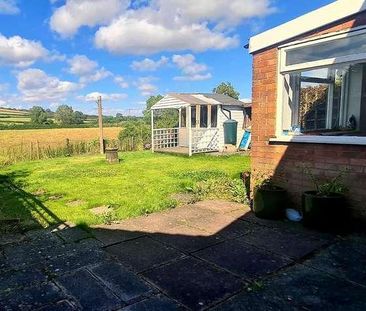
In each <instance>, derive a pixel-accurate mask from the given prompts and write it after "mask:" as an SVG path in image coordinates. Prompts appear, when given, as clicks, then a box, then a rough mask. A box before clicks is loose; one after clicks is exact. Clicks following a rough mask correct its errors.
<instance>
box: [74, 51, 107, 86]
mask: <svg viewBox="0 0 366 311" xmlns="http://www.w3.org/2000/svg"><path fill="white" fill-rule="evenodd" d="M67 63H68V64H69V69H68V72H70V73H71V74H73V75H76V76H79V78H80V83H90V82H96V81H99V80H103V79H105V78H107V77H109V76H111V75H112V73H111V72H109V71H108V70H106V69H104V68H100V67H99V64H98V63H97V62H95V61H93V60H91V59H89V58H88V57H86V56H85V55H75V56H74V57H73V58H71V59H69V60H68V61H67Z"/></svg>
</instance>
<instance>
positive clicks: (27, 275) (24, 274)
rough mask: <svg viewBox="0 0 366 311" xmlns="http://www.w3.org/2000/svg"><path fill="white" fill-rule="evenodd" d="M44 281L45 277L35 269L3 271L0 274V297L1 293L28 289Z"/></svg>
mask: <svg viewBox="0 0 366 311" xmlns="http://www.w3.org/2000/svg"><path fill="white" fill-rule="evenodd" d="M46 280H47V277H46V275H45V274H44V273H43V272H42V271H41V270H39V269H38V268H35V267H26V268H23V269H20V270H9V271H5V272H2V273H1V274H0V295H1V292H3V291H8V290H11V289H14V288H21V287H29V286H30V285H32V284H36V283H42V282H45V281H46Z"/></svg>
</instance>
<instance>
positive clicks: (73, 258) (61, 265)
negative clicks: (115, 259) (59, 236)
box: [45, 250, 110, 276]
mask: <svg viewBox="0 0 366 311" xmlns="http://www.w3.org/2000/svg"><path fill="white" fill-rule="evenodd" d="M109 260H110V256H108V254H107V253H105V252H103V251H102V250H86V251H83V250H80V251H77V252H75V253H71V254H70V255H65V256H58V257H53V258H50V259H48V260H47V261H45V269H46V271H47V273H48V274H50V275H52V276H58V275H62V274H65V273H68V272H71V271H73V270H77V269H80V268H83V267H87V266H90V265H95V264H98V263H100V262H105V261H109Z"/></svg>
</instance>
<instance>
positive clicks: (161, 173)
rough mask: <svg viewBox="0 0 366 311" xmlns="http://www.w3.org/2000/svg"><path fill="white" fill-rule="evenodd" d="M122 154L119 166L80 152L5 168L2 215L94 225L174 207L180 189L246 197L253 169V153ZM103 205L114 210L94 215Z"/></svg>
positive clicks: (1, 187) (0, 192) (1, 179)
mask: <svg viewBox="0 0 366 311" xmlns="http://www.w3.org/2000/svg"><path fill="white" fill-rule="evenodd" d="M120 158H121V159H122V160H121V162H120V163H119V164H115V165H109V164H107V163H106V162H105V160H104V158H103V157H101V156H80V157H72V158H59V159H49V160H43V161H33V162H24V163H19V164H16V165H12V166H9V167H7V168H4V169H3V170H2V172H1V173H0V197H1V198H2V199H1V201H0V219H12V218H20V219H21V220H22V222H23V223H24V224H26V226H29V224H32V225H33V224H35V221H36V222H37V223H41V224H42V225H43V226H47V225H48V224H52V223H57V222H60V221H71V222H73V223H76V224H87V225H91V224H98V223H103V222H105V221H106V218H108V219H110V218H113V219H124V218H129V217H134V216H138V215H141V214H145V213H151V212H155V211H159V210H163V209H167V208H170V207H174V206H176V205H177V204H179V202H177V201H176V199H174V198H172V195H173V194H176V193H186V192H191V193H193V194H194V195H195V196H196V197H197V198H199V197H202V196H204V197H215V198H216V197H218V198H224V199H233V200H239V201H240V200H244V194H243V193H244V191H243V185H242V184H241V180H240V173H241V172H243V171H247V170H249V165H250V160H249V157H245V156H238V155H235V156H225V157H214V156H208V155H206V156H205V155H199V156H194V157H191V158H188V157H183V156H172V155H163V154H152V153H150V152H131V153H122V154H120ZM100 206H110V207H111V208H110V211H111V212H110V213H108V214H107V215H101V216H96V215H95V214H93V213H91V211H90V209H91V208H95V207H100Z"/></svg>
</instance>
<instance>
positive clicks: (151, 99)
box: [142, 95, 164, 123]
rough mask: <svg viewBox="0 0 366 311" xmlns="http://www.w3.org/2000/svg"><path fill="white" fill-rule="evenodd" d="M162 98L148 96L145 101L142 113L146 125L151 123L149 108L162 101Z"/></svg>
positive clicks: (159, 96)
mask: <svg viewBox="0 0 366 311" xmlns="http://www.w3.org/2000/svg"><path fill="white" fill-rule="evenodd" d="M163 98H164V97H163V96H161V95H156V96H150V97H149V98H148V99H147V101H146V108H145V110H144V111H143V112H142V114H143V116H144V120H145V122H146V123H150V121H151V107H152V106H154V105H155V104H156V103H157V102H158V101H160V100H162V99H163Z"/></svg>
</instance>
